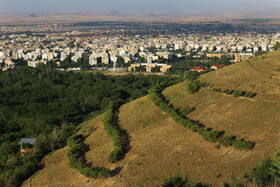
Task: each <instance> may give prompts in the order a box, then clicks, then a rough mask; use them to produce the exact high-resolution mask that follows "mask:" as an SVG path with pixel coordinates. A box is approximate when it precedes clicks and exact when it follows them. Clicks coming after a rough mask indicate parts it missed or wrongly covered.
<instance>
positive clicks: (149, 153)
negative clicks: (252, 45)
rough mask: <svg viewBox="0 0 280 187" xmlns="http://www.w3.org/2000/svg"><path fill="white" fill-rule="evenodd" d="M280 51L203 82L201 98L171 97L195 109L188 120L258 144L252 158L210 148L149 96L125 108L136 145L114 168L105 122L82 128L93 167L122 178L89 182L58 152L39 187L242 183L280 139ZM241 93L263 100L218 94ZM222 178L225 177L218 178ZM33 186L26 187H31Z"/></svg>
mask: <svg viewBox="0 0 280 187" xmlns="http://www.w3.org/2000/svg"><path fill="white" fill-rule="evenodd" d="M279 68H280V51H275V52H272V53H268V54H265V55H263V56H260V57H255V58H252V59H250V60H248V61H244V62H240V63H236V64H233V65H231V66H227V67H225V68H223V69H219V70H218V71H213V72H211V73H207V74H204V75H202V76H201V77H200V78H199V80H200V81H202V82H205V83H207V84H208V87H205V88H202V89H201V90H199V92H197V93H195V94H190V93H188V88H187V85H186V82H182V83H179V84H176V85H173V86H171V87H168V88H166V89H165V90H164V91H163V95H164V96H165V97H166V98H167V99H168V100H169V101H170V103H171V104H172V105H173V106H174V107H175V108H182V107H184V106H187V105H188V106H190V107H194V108H195V110H194V111H192V112H191V113H189V114H188V115H187V117H188V118H189V119H192V120H196V121H199V122H200V123H202V124H203V125H205V126H206V127H207V128H213V129H214V130H218V131H224V132H225V135H228V136H236V137H237V138H239V139H243V138H244V139H245V140H250V141H253V142H255V147H254V148H253V149H252V150H239V149H236V148H233V147H225V146H221V147H220V148H217V146H216V145H217V143H212V142H208V141H205V140H204V139H203V138H202V137H201V136H200V135H198V134H197V133H193V132H192V131H190V130H189V129H187V128H185V127H182V126H181V125H179V124H177V123H176V122H175V121H174V120H173V119H172V118H171V117H170V116H168V115H167V114H166V113H165V112H163V111H162V110H160V109H159V108H158V107H156V106H155V105H154V104H153V102H152V101H150V100H149V99H148V97H147V96H145V97H142V98H140V99H137V100H134V101H131V102H129V103H127V104H124V105H122V106H121V108H120V112H119V118H118V120H119V121H118V123H119V125H120V127H121V128H122V129H123V130H126V132H127V134H128V135H129V139H130V150H129V151H128V153H127V154H126V155H125V158H124V159H122V160H120V161H119V162H117V163H115V164H109V163H108V162H107V157H108V155H109V153H110V152H111V151H112V149H113V145H112V140H111V139H110V137H108V135H107V134H106V132H105V130H104V127H103V122H102V121H103V118H104V115H101V116H99V117H97V118H94V119H91V120H89V121H87V122H85V123H84V124H82V125H81V129H80V131H79V133H84V134H89V136H88V137H87V138H86V141H85V144H87V145H88V146H89V150H88V151H87V152H86V153H85V157H86V160H87V162H88V163H90V164H91V165H92V167H107V168H110V169H111V170H115V175H114V176H113V177H111V178H108V179H106V180H104V179H92V178H86V177H84V176H83V175H81V174H80V173H79V172H78V171H77V170H75V169H70V168H69V164H68V160H67V157H66V152H67V150H68V149H69V148H68V147H65V148H63V149H60V150H57V151H55V152H54V153H53V154H51V155H50V156H47V157H46V158H45V163H46V165H45V168H43V169H42V170H40V171H39V172H38V173H37V175H36V176H34V177H33V178H32V181H31V183H32V185H34V186H42V185H44V186H53V185H56V186H60V185H63V186H67V185H69V186H70V185H71V184H73V185H74V186H130V185H131V186H135V185H136V184H137V183H140V184H144V186H156V185H157V184H162V181H163V179H164V178H165V177H167V176H169V175H172V174H174V173H175V172H178V171H180V172H181V173H182V174H185V173H187V174H188V175H189V178H190V179H191V180H193V181H202V182H205V183H207V184H212V185H213V186H219V185H222V183H223V182H226V181H229V180H230V176H231V173H232V172H235V173H237V174H238V175H240V176H242V175H243V173H244V172H245V171H248V170H250V168H252V167H254V166H255V165H256V164H257V163H258V162H260V161H261V160H263V159H265V158H267V157H269V156H270V155H271V154H272V153H273V152H274V148H275V146H276V145H277V142H278V137H279V132H280V126H279V124H280V118H279V113H280V71H279ZM213 87H217V88H222V89H238V90H241V91H243V90H246V91H251V92H255V93H257V95H256V96H255V97H253V98H244V97H233V96H232V95H226V94H224V93H219V92H214V91H212V90H211V88H213ZM217 176H220V177H217ZM29 183H30V180H27V181H26V182H25V183H24V184H23V186H28V185H29Z"/></svg>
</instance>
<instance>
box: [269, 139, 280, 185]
mask: <svg viewBox="0 0 280 187" xmlns="http://www.w3.org/2000/svg"><path fill="white" fill-rule="evenodd" d="M270 172H271V175H272V176H273V177H274V179H275V181H276V183H277V184H278V185H280V140H279V143H278V145H277V147H276V151H275V153H274V155H273V162H272V167H271V169H270Z"/></svg>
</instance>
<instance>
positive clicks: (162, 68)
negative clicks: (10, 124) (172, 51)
mask: <svg viewBox="0 0 280 187" xmlns="http://www.w3.org/2000/svg"><path fill="white" fill-rule="evenodd" d="M137 68H143V69H145V71H146V72H148V73H151V72H153V69H154V68H158V71H159V72H162V73H165V72H166V71H167V70H168V69H170V68H171V65H167V64H156V63H155V64H148V63H139V64H131V65H130V67H128V71H135V70H136V69H137Z"/></svg>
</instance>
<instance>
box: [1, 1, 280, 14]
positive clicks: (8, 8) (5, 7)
mask: <svg viewBox="0 0 280 187" xmlns="http://www.w3.org/2000/svg"><path fill="white" fill-rule="evenodd" d="M1 1H2V2H1V3H0V11H1V12H67V11H120V12H133V11H138V12H142V11H171V12H215V11H219V12H223V11H237V12H240V11H260V10H266V9H275V7H280V1H278V0H235V1H232V0H196V1H193V0H174V1H168V0H141V1H136V0H130V1H129V0H106V1H102V0H79V1H77V0H45V1H38V0H24V1H22V0H1Z"/></svg>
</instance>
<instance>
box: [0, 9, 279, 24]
mask: <svg viewBox="0 0 280 187" xmlns="http://www.w3.org/2000/svg"><path fill="white" fill-rule="evenodd" d="M245 18H246V19H266V22H267V23H279V22H280V12H279V10H276V9H275V10H265V11H254V12H161V11H153V12H118V11H103V12H102V11H100V12H88V11H84V12H62V13H55V12H52V13H0V24H30V23H62V22H63V23H64V22H88V21H124V22H125V21H136V22H178V23H189V22H208V21H227V20H232V19H245ZM241 22H242V21H241Z"/></svg>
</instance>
